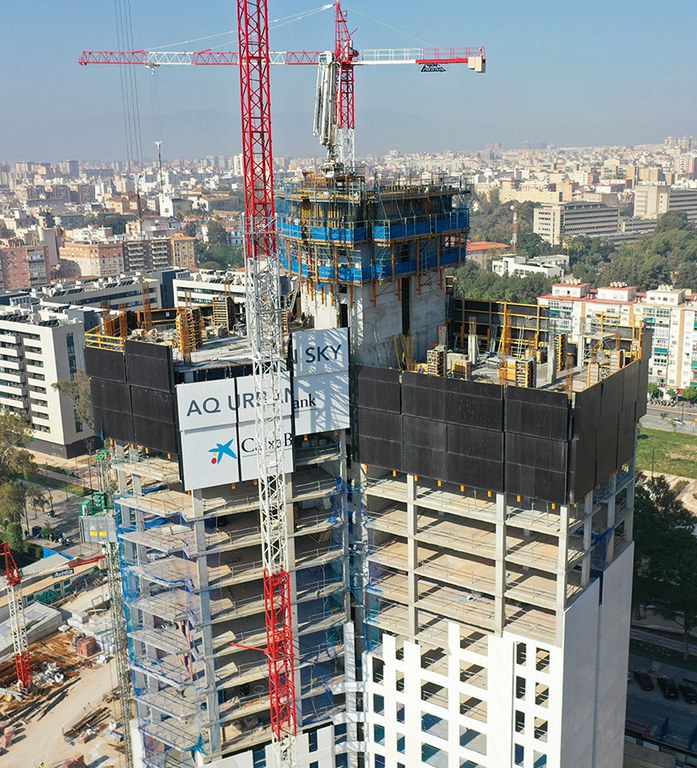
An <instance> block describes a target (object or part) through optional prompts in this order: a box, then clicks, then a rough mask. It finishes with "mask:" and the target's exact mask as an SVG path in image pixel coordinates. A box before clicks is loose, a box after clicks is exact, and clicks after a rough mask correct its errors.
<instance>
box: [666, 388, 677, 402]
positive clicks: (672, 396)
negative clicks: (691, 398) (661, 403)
mask: <svg viewBox="0 0 697 768" xmlns="http://www.w3.org/2000/svg"><path fill="white" fill-rule="evenodd" d="M666 395H668V397H669V398H670V399H671V400H675V398H676V397H677V396H678V393H677V392H676V391H675V390H674V389H666Z"/></svg>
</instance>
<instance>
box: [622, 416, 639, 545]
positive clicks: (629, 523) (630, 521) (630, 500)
mask: <svg viewBox="0 0 697 768" xmlns="http://www.w3.org/2000/svg"><path fill="white" fill-rule="evenodd" d="M636 444H637V431H636V430H635V432H634V454H633V455H632V460H631V461H630V462H629V471H630V473H631V475H632V479H631V480H630V481H629V485H628V486H627V500H626V502H625V504H626V509H627V511H626V514H625V518H624V520H625V522H624V540H625V541H632V540H633V539H634V499H635V496H636Z"/></svg>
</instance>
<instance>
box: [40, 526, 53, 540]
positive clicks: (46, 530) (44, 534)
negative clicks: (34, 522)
mask: <svg viewBox="0 0 697 768" xmlns="http://www.w3.org/2000/svg"><path fill="white" fill-rule="evenodd" d="M52 533H53V528H52V527H51V524H50V523H46V524H45V525H44V527H43V528H42V529H41V538H42V539H48V538H50V537H51V534H52Z"/></svg>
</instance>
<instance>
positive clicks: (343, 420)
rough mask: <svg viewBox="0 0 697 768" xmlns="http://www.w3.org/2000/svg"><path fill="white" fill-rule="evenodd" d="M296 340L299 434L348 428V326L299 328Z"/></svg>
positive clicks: (294, 403)
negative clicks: (318, 329)
mask: <svg viewBox="0 0 697 768" xmlns="http://www.w3.org/2000/svg"><path fill="white" fill-rule="evenodd" d="M292 341H293V366H294V367H293V373H294V374H295V376H294V379H293V400H294V402H293V411H294V414H295V434H296V435H312V434H315V433H316V432H330V431H332V430H335V429H348V427H349V426H350V420H349V382H348V367H349V366H348V361H349V352H348V329H347V328H331V329H328V330H324V331H317V330H312V331H298V332H296V333H294V334H293V336H292Z"/></svg>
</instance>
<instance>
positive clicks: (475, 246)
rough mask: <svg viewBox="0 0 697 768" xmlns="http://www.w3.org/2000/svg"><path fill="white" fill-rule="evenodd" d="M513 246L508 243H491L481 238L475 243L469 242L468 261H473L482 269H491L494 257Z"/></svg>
mask: <svg viewBox="0 0 697 768" xmlns="http://www.w3.org/2000/svg"><path fill="white" fill-rule="evenodd" d="M510 250H511V246H510V244H507V243H490V242H487V241H486V240H480V241H477V242H474V243H469V242H468V243H467V261H473V262H474V263H475V264H478V265H479V266H480V267H481V268H482V269H489V264H490V263H491V260H492V259H495V258H496V257H497V256H500V255H501V254H502V253H505V252H506V251H510Z"/></svg>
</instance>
